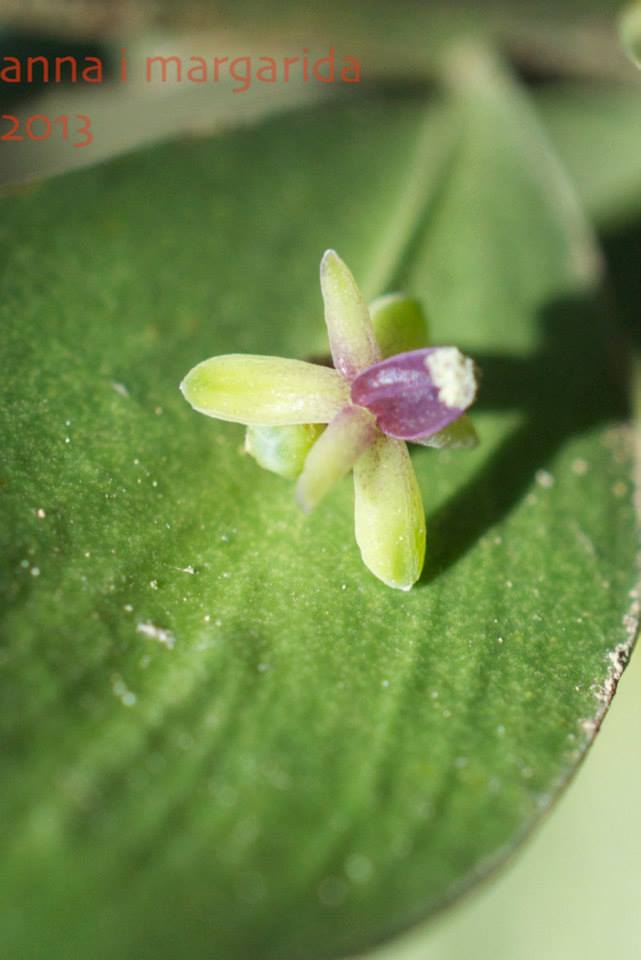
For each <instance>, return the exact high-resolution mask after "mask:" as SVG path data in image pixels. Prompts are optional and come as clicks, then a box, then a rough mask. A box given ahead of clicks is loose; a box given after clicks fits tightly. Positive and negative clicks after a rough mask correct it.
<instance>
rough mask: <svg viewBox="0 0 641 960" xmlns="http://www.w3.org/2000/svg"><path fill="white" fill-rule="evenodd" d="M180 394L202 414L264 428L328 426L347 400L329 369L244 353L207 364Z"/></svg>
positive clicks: (192, 374)
mask: <svg viewBox="0 0 641 960" xmlns="http://www.w3.org/2000/svg"><path fill="white" fill-rule="evenodd" d="M180 389H181V390H182V392H183V395H184V397H185V399H186V400H187V402H188V403H190V404H191V405H192V407H193V408H194V410H198V412H199V413H205V414H207V416H209V417H217V418H218V419H219V420H231V421H233V422H235V423H247V424H257V425H264V426H281V425H284V424H290V423H329V421H330V420H333V419H334V417H335V416H336V414H337V413H338V412H339V410H340V409H341V408H342V407H343V406H345V403H347V402H348V400H349V390H348V386H347V384H346V383H345V381H344V380H343V378H342V377H341V376H340V375H339V374H338V373H337V372H336V371H335V370H331V369H330V368H329V367H321V366H317V365H316V364H314V363H305V362H304V361H302V360H284V359H282V358H280V357H257V356H252V355H250V354H240V353H230V354H227V355H226V356H222V357H212V358H211V359H210V360H204V361H203V362H202V363H199V364H198V365H197V366H196V367H194V368H193V369H192V370H190V371H189V373H188V374H187V376H186V377H185V379H184V380H183V382H182V383H181V385H180Z"/></svg>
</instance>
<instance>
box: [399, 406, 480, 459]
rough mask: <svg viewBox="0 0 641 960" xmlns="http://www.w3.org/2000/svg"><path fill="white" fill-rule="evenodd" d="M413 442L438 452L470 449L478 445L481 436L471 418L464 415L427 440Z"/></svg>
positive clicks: (419, 439) (420, 439)
mask: <svg viewBox="0 0 641 960" xmlns="http://www.w3.org/2000/svg"><path fill="white" fill-rule="evenodd" d="M411 442H412V443H420V445H421V446H422V447H434V449H436V450H455V449H463V448H467V449H470V448H471V447H475V446H476V445H477V444H478V442H479V435H478V433H477V432H476V428H475V427H474V424H473V423H472V421H471V420H470V418H469V417H468V416H467V414H465V413H464V414H463V415H462V416H461V417H459V418H458V420H454V421H453V422H452V423H450V424H449V425H448V426H447V427H444V428H443V430H439V431H438V433H432V434H430V436H429V437H425V439H422V438H420V437H419V438H418V439H414V440H412V441H411Z"/></svg>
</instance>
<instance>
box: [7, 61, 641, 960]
mask: <svg viewBox="0 0 641 960" xmlns="http://www.w3.org/2000/svg"><path fill="white" fill-rule="evenodd" d="M455 87H456V89H455V90H454V92H453V93H452V94H451V96H452V100H453V110H454V111H455V114H456V116H457V117H458V118H459V120H458V123H459V136H457V138H456V140H457V146H456V148H455V152H454V153H453V154H452V152H451V150H450V147H449V146H447V149H444V147H443V139H442V132H443V131H442V126H441V124H440V122H439V118H438V115H437V114H436V113H433V112H432V111H431V110H428V112H427V114H426V108H425V104H424V103H423V102H421V101H420V100H417V99H412V98H411V97H408V98H404V99H401V100H398V99H396V100H394V99H392V100H385V99H384V98H375V99H369V100H363V101H362V102H361V101H359V102H356V101H354V102H352V103H343V104H330V105H327V106H323V107H319V108H316V109H313V110H308V111H304V112H300V113H296V114H291V115H290V116H288V117H283V118H280V119H277V120H270V121H269V122H267V123H264V124H262V125H259V126H256V127H255V128H253V129H251V130H249V129H248V130H243V131H236V132H234V133H233V134H230V135H228V136H225V137H219V138H215V139H213V140H209V141H203V142H189V143H177V144H173V145H167V146H162V147H159V148H154V149H152V150H147V151H144V152H141V153H139V154H137V155H134V156H131V157H127V158H123V159H120V160H117V161H115V162H111V163H109V164H107V165H104V166H101V167H97V168H95V169H91V170H87V171H84V172H82V173H74V174H72V175H69V176H67V177H63V178H60V179H57V180H55V181H52V182H50V183H49V184H46V185H43V186H40V187H38V188H33V189H31V190H25V191H23V192H21V193H20V194H17V195H15V196H13V197H8V198H4V199H3V200H2V204H1V211H2V215H1V220H0V223H1V226H0V236H1V240H0V243H1V245H2V260H1V262H2V263H3V268H2V278H1V289H2V300H1V303H0V329H1V331H2V334H1V336H2V348H3V355H4V358H5V369H4V372H3V377H2V395H3V399H2V404H1V407H0V417H1V419H2V436H3V453H2V468H1V473H0V505H1V506H0V508H1V510H2V527H1V530H2V532H1V534H0V536H1V538H2V556H3V567H2V583H1V588H2V649H1V653H0V657H1V659H0V682H1V683H2V693H1V697H0V729H1V730H2V739H3V751H2V760H1V763H2V783H3V789H2V795H1V797H0V823H1V824H2V828H1V829H2V864H3V867H2V872H1V875H0V904H1V905H2V906H1V910H2V915H3V916H2V929H3V937H4V940H5V942H6V946H5V950H4V952H5V954H6V955H7V956H19V957H20V958H21V960H31V958H34V960H35V958H39V957H42V956H43V954H46V956H47V957H48V958H51V960H57V958H63V957H65V958H66V957H69V956H91V957H92V958H96V960H100V958H104V960H107V958H113V957H114V956H119V957H126V958H132V960H133V958H135V960H147V958H150V960H151V958H152V957H153V958H154V960H174V958H175V957H176V956H179V955H180V956H185V957H189V958H190V960H199V958H203V960H205V958H207V960H211V958H220V960H247V958H248V957H251V958H252V960H276V958H278V960H290V958H291V960H295V958H305V960H316V958H318V960H320V958H325V957H336V956H340V955H343V954H345V953H348V952H350V951H355V950H362V949H364V948H365V947H367V945H368V944H370V943H373V942H375V941H377V940H379V939H381V938H384V937H386V936H388V935H389V934H391V933H393V932H394V931H396V930H399V929H401V928H403V927H405V926H406V925H408V924H409V923H411V922H413V921H414V920H416V919H417V918H419V917H424V916H426V915H428V914H430V913H431V912H433V911H434V910H436V909H437V908H438V907H439V906H441V905H442V904H443V903H445V902H447V901H448V900H450V899H452V898H453V897H455V896H456V895H457V894H458V893H460V892H461V891H462V890H463V889H464V888H466V887H467V886H469V885H470V884H471V883H473V882H474V881H475V880H476V879H477V878H478V877H480V876H481V875H483V874H485V873H486V872H487V871H488V870H489V869H490V868H491V867H492V866H493V865H495V864H497V863H499V862H500V861H501V860H502V859H503V858H504V857H505V856H506V854H507V853H508V852H509V851H510V850H511V849H512V848H513V847H514V845H515V844H516V843H517V841H519V840H520V839H521V838H522V837H523V836H524V835H525V834H526V832H527V831H528V830H529V829H530V827H531V826H532V825H533V824H534V823H535V822H536V821H537V819H538V818H539V817H540V816H541V814H542V812H543V811H544V810H546V809H547V808H548V807H549V806H550V804H551V803H552V801H553V800H554V798H555V796H556V795H557V793H558V791H559V789H560V787H561V786H562V784H563V783H564V782H565V781H566V780H567V778H568V777H569V776H570V775H571V773H572V771H573V770H574V768H575V767H576V765H577V763H578V762H579V761H580V759H581V757H582V755H583V753H584V751H585V749H586V747H587V745H588V744H589V741H590V740H591V738H592V736H593V734H594V732H595V729H596V726H597V724H598V723H599V721H600V718H601V716H602V713H603V711H604V709H605V706H606V704H607V702H608V700H609V698H610V697H611V695H612V693H613V690H614V686H615V684H616V679H617V677H618V675H619V673H620V669H621V668H622V666H623V663H624V661H625V659H626V657H627V654H628V652H629V646H630V644H631V642H632V639H633V634H634V631H635V614H634V608H633V604H634V602H635V601H634V600H633V599H632V598H631V597H630V596H629V593H630V591H631V590H633V588H634V585H635V570H634V556H635V551H636V547H637V540H638V537H637V532H636V522H635V518H634V512H633V508H632V503H631V447H630V438H629V433H628V431H627V430H626V428H625V426H623V425H622V418H624V417H625V414H626V408H625V401H624V398H623V397H622V391H621V389H620V387H619V386H617V384H616V383H613V381H612V380H611V379H610V377H609V368H608V357H609V354H608V349H607V343H608V339H609V332H608V319H607V316H606V314H605V310H604V308H603V306H602V305H601V304H600V301H599V299H598V297H597V295H596V294H595V270H596V267H597V264H598V260H597V259H596V258H595V254H594V248H593V243H592V238H591V235H590V231H589V229H588V228H587V226H586V224H585V222H584V221H583V218H582V215H581V211H580V208H579V206H578V204H577V202H576V200H575V198H574V194H573V191H572V188H571V186H570V185H569V184H568V182H567V180H566V178H565V175H564V173H563V170H562V168H561V166H560V164H559V162H558V161H557V159H556V158H555V157H554V156H553V155H552V154H551V153H550V150H549V147H548V145H547V141H546V139H545V138H544V137H541V134H540V130H539V127H538V124H537V122H536V120H535V118H534V117H533V116H532V115H531V113H530V107H529V104H528V103H527V102H526V101H525V99H524V98H523V95H522V94H521V93H520V92H519V91H518V90H515V89H514V87H513V85H512V83H511V81H510V80H509V79H507V78H505V77H504V76H503V75H502V74H501V73H500V71H498V70H497V69H495V68H494V67H493V66H492V65H491V64H490V65H488V64H486V63H485V62H484V61H480V62H478V63H476V65H474V64H473V65H472V66H471V67H470V68H469V72H467V73H466V72H465V71H462V72H461V73H460V76H459V79H458V81H457V84H456V85H455ZM430 130H431V131H432V132H433V137H430V136H429V133H430ZM448 143H449V141H448ZM444 156H447V157H448V158H449V160H450V161H451V162H448V163H447V165H445V166H444V164H443V157H444ZM327 247H336V248H337V249H338V250H339V251H340V252H341V255H342V256H343V257H344V258H345V260H346V261H347V262H348V263H349V264H350V267H351V268H352V269H353V271H354V274H355V276H356V278H357V280H360V281H361V282H363V283H364V285H365V287H366V289H367V295H368V296H370V295H373V294H376V293H381V292H383V291H384V290H385V289H392V288H395V289H399V288H404V289H406V290H407V292H408V293H410V294H412V295H416V296H418V297H419V298H421V299H424V300H425V302H426V306H427V310H428V314H429V316H430V321H431V324H432V336H433V340H434V342H435V343H439V342H440V343H443V342H447V343H456V344H457V345H459V346H460V347H461V349H464V350H465V351H466V352H468V353H470V354H472V355H473V356H475V358H476V359H478V361H479V363H480V365H481V367H482V369H483V371H484V381H483V387H482V393H481V398H480V400H479V404H478V407H477V408H475V413H474V415H473V420H474V423H475V426H476V427H477V428H478V431H479V434H480V436H481V443H480V445H479V446H478V448H476V449H475V450H473V451H471V452H463V453H459V452H457V451H454V452H451V451H447V450H445V451H432V450H423V449H421V450H417V451H416V452H415V453H414V454H413V462H414V465H415V467H416V470H417V474H418V479H419V483H420V486H421V488H422V493H423V498H424V501H425V504H426V509H427V527H428V534H427V536H428V546H427V562H426V571H425V575H424V579H423V581H422V582H421V583H419V584H418V585H417V587H415V588H414V589H413V590H412V592H411V593H409V594H403V593H399V592H397V591H392V590H390V589H388V588H386V587H385V586H384V585H383V584H381V583H379V582H378V581H376V580H375V579H374V578H373V577H371V576H370V575H369V574H368V573H367V571H366V570H365V569H364V567H363V566H362V564H361V562H360V559H359V555H358V549H357V547H356V544H355V542H354V537H353V499H352V485H351V483H350V482H348V481H345V482H343V483H342V484H341V485H340V486H339V487H338V488H337V489H336V490H335V491H333V492H332V494H331V495H329V496H328V498H327V500H326V502H325V503H324V504H323V505H321V506H320V507H319V509H318V510H317V511H316V512H315V513H314V514H313V515H312V516H311V517H310V518H305V517H303V516H302V515H301V514H300V513H299V512H298V511H297V510H296V508H295V505H294V503H293V489H292V486H291V485H290V484H288V483H286V482H284V481H282V480H281V479H280V478H278V477H275V476H273V475H272V474H269V473H266V472H263V471H261V470H259V469H258V467H256V466H255V465H254V463H253V461H251V460H249V459H248V458H246V457H244V455H243V453H242V449H241V447H242V429H241V428H240V427H238V426H236V425H234V424H224V423H217V422H214V421H212V420H210V419H208V418H205V417H200V416H197V415H195V414H194V413H193V412H192V411H191V410H190V409H189V407H188V406H187V404H186V403H185V402H184V400H183V398H182V397H181V396H180V393H179V391H178V384H179V383H180V381H181V379H182V377H183V376H184V374H185V373H186V371H187V370H189V369H190V368H191V367H193V366H194V364H196V363H198V362H199V361H201V360H203V359H204V358H206V357H209V356H212V355H215V354H223V353H239V352H249V353H256V354H261V353H264V354H269V355H274V356H278V355H282V356H289V357H294V358H296V357H298V358H308V357H309V356H311V355H314V354H317V353H319V352H323V351H326V349H327V344H326V342H325V340H324V332H323V324H322V306H321V301H320V294H319V290H318V281H317V268H318V260H319V257H320V254H321V252H322V251H323V250H324V249H326V248H327ZM370 288H371V289H370Z"/></svg>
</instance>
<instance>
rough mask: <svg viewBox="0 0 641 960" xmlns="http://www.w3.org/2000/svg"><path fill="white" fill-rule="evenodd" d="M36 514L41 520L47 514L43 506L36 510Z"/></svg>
mask: <svg viewBox="0 0 641 960" xmlns="http://www.w3.org/2000/svg"><path fill="white" fill-rule="evenodd" d="M36 516H37V517H38V519H39V520H44V518H45V517H46V516H47V514H46V513H45V511H44V510H43V509H42V507H38V509H37V510H36Z"/></svg>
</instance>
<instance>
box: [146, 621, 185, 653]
mask: <svg viewBox="0 0 641 960" xmlns="http://www.w3.org/2000/svg"><path fill="white" fill-rule="evenodd" d="M136 633H139V634H140V635H141V636H143V637H148V638H149V639H150V640H155V641H156V642H157V643H160V644H162V646H163V647H167V649H168V650H173V649H174V646H175V643H176V638H175V636H174V635H173V633H172V632H171V630H165V629H164V628H163V627H157V626H156V624H155V623H151V622H149V621H146V622H145V623H139V624H137V625H136Z"/></svg>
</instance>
